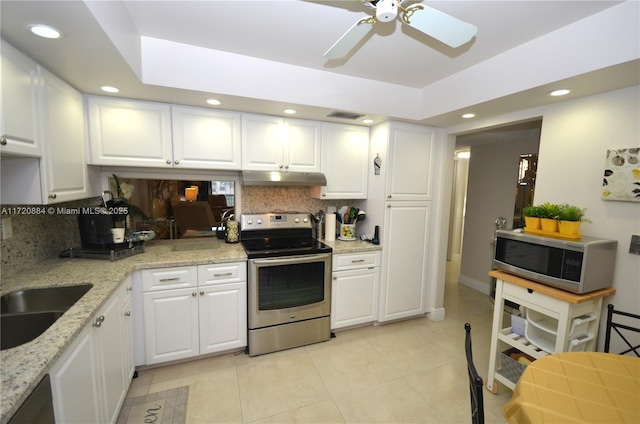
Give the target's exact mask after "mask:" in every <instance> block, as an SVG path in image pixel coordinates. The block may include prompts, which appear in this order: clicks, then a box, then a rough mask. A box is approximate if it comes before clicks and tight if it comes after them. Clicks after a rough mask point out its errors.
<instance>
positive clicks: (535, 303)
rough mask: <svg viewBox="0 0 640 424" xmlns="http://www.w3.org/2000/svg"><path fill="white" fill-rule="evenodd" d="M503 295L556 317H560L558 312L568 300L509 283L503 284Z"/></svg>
mask: <svg viewBox="0 0 640 424" xmlns="http://www.w3.org/2000/svg"><path fill="white" fill-rule="evenodd" d="M502 296H503V297H504V298H505V299H508V300H512V301H514V302H516V303H517V304H519V305H522V306H524V307H527V308H531V309H534V310H537V311H539V312H541V313H543V314H545V315H547V316H551V317H554V318H556V319H557V318H558V314H559V312H560V311H561V310H562V308H563V305H565V304H566V302H564V301H562V300H560V299H556V298H555V297H551V296H548V295H546V294H542V293H538V292H536V291H532V290H530V289H527V288H525V287H521V286H517V285H515V284H509V283H504V284H503V288H502Z"/></svg>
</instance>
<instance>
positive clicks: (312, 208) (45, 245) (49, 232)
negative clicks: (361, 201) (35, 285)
mask: <svg viewBox="0 0 640 424" xmlns="http://www.w3.org/2000/svg"><path fill="white" fill-rule="evenodd" d="M310 190H311V189H310V188H309V187H270V186H246V187H242V208H243V210H242V212H243V213H257V212H272V211H299V212H310V213H315V212H318V211H319V210H325V209H326V207H327V206H336V207H339V206H342V205H356V206H358V201H353V200H331V201H329V200H319V199H315V198H313V197H311V195H310ZM99 201H100V200H99V198H90V199H84V200H79V201H74V202H67V203H60V204H56V205H53V207H54V208H56V210H57V209H58V208H70V209H75V208H80V207H83V206H93V205H97V204H99ZM1 207H2V208H5V209H6V210H7V211H8V208H10V207H13V206H8V205H2V206H1ZM45 208H46V206H45ZM2 216H3V217H11V225H12V229H13V236H12V238H10V239H7V240H3V241H2V242H1V243H0V260H1V268H0V278H1V277H6V276H9V275H12V274H15V273H18V272H20V271H22V270H25V269H28V268H29V267H30V266H31V265H33V264H35V263H38V262H40V261H43V260H45V259H47V258H50V257H53V256H57V255H58V254H59V253H60V252H61V251H63V250H64V249H67V248H69V247H77V246H80V244H81V243H80V233H79V230H78V221H77V218H76V216H75V215H69V214H59V213H53V214H4V215H2ZM0 281H1V280H0Z"/></svg>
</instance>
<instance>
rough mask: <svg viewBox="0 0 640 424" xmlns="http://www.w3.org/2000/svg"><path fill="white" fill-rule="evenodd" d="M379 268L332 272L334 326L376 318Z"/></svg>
mask: <svg viewBox="0 0 640 424" xmlns="http://www.w3.org/2000/svg"><path fill="white" fill-rule="evenodd" d="M379 271H380V268H374V267H371V268H363V269H354V270H351V271H339V272H334V273H333V281H332V285H331V328H332V329H336V328H342V327H348V326H351V325H356V324H364V323H367V322H373V321H375V320H376V312H377V311H376V310H377V306H378V280H379Z"/></svg>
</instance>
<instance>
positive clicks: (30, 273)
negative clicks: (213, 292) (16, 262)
mask: <svg viewBox="0 0 640 424" xmlns="http://www.w3.org/2000/svg"><path fill="white" fill-rule="evenodd" d="M326 244H328V245H330V246H331V247H332V248H333V249H334V253H352V252H359V251H367V250H380V246H375V245H373V244H371V243H369V242H364V241H360V240H357V241H349V242H346V241H341V240H336V241H335V242H326ZM246 260H247V255H246V253H245V251H244V249H243V248H242V245H241V244H239V243H238V244H226V243H224V241H222V240H217V239H213V238H206V239H183V240H166V241H164V240H163V241H151V242H149V243H147V244H146V246H145V252H144V253H141V254H138V255H134V256H131V257H129V258H126V259H121V260H118V261H115V262H110V261H106V260H99V259H58V258H53V259H48V260H46V261H43V262H41V263H39V264H37V265H36V266H34V267H33V268H31V269H29V270H27V271H23V272H21V273H19V274H18V275H13V276H10V277H8V278H3V279H2V294H5V293H8V292H12V291H15V290H19V289H25V288H40V287H52V286H70V285H78V284H87V283H89V284H93V287H92V288H91V290H89V291H88V292H87V293H86V294H85V295H84V296H83V297H82V298H81V299H80V300H79V301H78V302H76V304H75V305H73V306H72V307H71V308H70V309H69V310H68V311H66V312H65V313H64V315H62V317H60V318H59V319H58V320H57V321H56V322H55V323H54V324H53V325H52V326H51V327H49V329H48V330H47V331H45V332H44V333H43V334H42V335H41V336H40V337H38V338H36V339H35V340H33V341H31V342H29V343H25V344H23V345H21V346H17V347H15V348H13V349H7V350H4V351H2V354H1V361H2V371H1V372H2V393H1V397H2V399H1V401H0V410H1V416H0V422H7V421H8V419H9V417H11V416H12V415H13V414H14V413H15V411H16V410H17V408H18V407H19V406H20V405H21V404H22V402H23V401H24V400H25V399H26V397H27V396H28V395H29V393H31V391H32V390H33V388H35V386H36V385H37V384H38V383H39V382H40V380H41V379H42V378H43V377H44V375H45V374H46V373H47V372H48V371H49V368H50V367H51V365H53V363H55V361H56V360H57V359H58V358H59V357H60V356H61V355H62V353H63V352H64V351H65V349H66V348H67V347H68V346H69V344H70V343H71V342H72V341H73V340H74V338H75V337H76V336H77V335H78V334H79V333H80V331H81V330H82V329H83V328H84V327H85V326H86V325H87V324H88V323H89V322H90V319H91V317H92V316H93V315H94V314H95V313H96V312H98V310H99V309H100V308H101V307H102V306H103V305H104V303H105V302H106V301H107V299H109V297H110V296H111V295H112V294H113V293H114V292H115V290H116V289H117V288H118V287H119V286H120V284H121V283H122V282H123V280H124V279H125V278H126V277H127V276H128V275H130V274H131V273H132V272H134V271H136V270H140V269H149V268H163V267H174V266H188V265H201V264H211V263H224V262H242V261H246Z"/></svg>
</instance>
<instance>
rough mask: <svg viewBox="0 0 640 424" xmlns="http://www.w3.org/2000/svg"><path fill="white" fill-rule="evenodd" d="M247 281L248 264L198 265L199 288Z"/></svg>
mask: <svg viewBox="0 0 640 424" xmlns="http://www.w3.org/2000/svg"><path fill="white" fill-rule="evenodd" d="M245 281H247V263H246V262H231V263H228V264H212V265H198V282H199V284H198V285H199V286H200V287H202V286H210V285H212V284H222V283H237V282H245Z"/></svg>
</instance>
